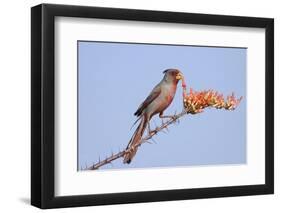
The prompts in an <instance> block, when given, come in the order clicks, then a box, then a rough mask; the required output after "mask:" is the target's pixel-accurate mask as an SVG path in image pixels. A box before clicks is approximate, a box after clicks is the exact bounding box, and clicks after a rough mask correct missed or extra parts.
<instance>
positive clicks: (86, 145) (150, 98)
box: [77, 41, 247, 171]
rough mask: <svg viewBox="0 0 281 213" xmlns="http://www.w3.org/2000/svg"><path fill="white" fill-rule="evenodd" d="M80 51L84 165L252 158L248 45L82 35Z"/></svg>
mask: <svg viewBox="0 0 281 213" xmlns="http://www.w3.org/2000/svg"><path fill="white" fill-rule="evenodd" d="M77 54H78V67H77V75H78V138H77V146H78V153H77V155H78V156H77V158H78V160H77V169H78V171H81V170H89V169H90V170H92V169H94V170H96V169H98V170H108V169H118V170H119V169H149V168H163V167H179V166H183V167H186V166H208V165H229V164H246V163H247V155H246V151H247V141H246V103H247V96H246V73H247V70H246V69H247V48H243V47H211V46H189V45H171V44H141V43H118V42H100V41H99V42H96V41H78V42H77ZM185 89H186V91H185ZM184 94H186V95H184ZM183 112H188V113H183ZM178 115H179V117H176V116H178Z"/></svg>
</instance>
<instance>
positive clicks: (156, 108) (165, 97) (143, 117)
mask: <svg viewBox="0 0 281 213" xmlns="http://www.w3.org/2000/svg"><path fill="white" fill-rule="evenodd" d="M163 73H164V74H165V75H164V77H163V79H162V80H161V81H160V83H158V84H157V85H156V86H155V87H154V88H153V90H152V91H151V93H150V94H149V96H148V97H147V98H146V99H145V101H144V102H143V103H142V104H141V105H140V106H139V108H138V109H137V111H136V112H135V113H134V115H136V116H138V117H139V118H138V120H140V124H139V126H138V127H137V128H136V130H135V132H134V134H133V136H132V138H131V140H130V141H129V144H128V146H127V149H129V148H130V147H132V148H131V150H130V152H128V153H126V154H125V155H124V161H123V162H124V163H130V162H131V161H132V158H133V157H134V156H135V154H136V152H137V147H136V145H137V144H139V143H140V142H141V138H142V135H143V133H144V130H145V129H146V127H147V126H148V131H149V132H150V126H149V121H150V119H151V118H152V117H153V116H154V115H156V114H158V113H159V117H160V118H170V117H172V116H167V115H166V116H164V115H163V112H164V110H165V109H167V107H168V106H169V105H170V104H171V102H172V101H173V99H174V96H175V93H176V90H177V84H178V82H179V80H180V79H182V77H183V75H182V73H181V72H180V71H179V70H177V69H167V70H165V71H164V72H163ZM138 120H137V121H138Z"/></svg>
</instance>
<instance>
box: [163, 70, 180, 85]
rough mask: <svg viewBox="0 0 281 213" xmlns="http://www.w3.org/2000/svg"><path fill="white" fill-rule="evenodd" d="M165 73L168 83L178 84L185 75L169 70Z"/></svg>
mask: <svg viewBox="0 0 281 213" xmlns="http://www.w3.org/2000/svg"><path fill="white" fill-rule="evenodd" d="M164 73H165V79H166V80H167V81H171V82H175V83H178V81H179V80H181V79H182V78H183V74H182V73H181V72H180V71H179V70H177V69H168V70H165V71H164Z"/></svg>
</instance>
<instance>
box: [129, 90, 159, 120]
mask: <svg viewBox="0 0 281 213" xmlns="http://www.w3.org/2000/svg"><path fill="white" fill-rule="evenodd" d="M160 93H161V87H160V86H159V85H157V86H156V87H154V88H153V90H152V91H151V93H150V94H149V96H148V97H147V98H146V99H145V100H144V102H143V103H142V104H141V105H140V106H139V108H138V109H137V111H136V112H135V113H134V115H136V116H140V115H141V114H142V111H143V110H144V109H145V108H146V107H147V106H148V105H149V104H150V103H151V102H152V101H153V100H155V99H156V98H157V97H158V96H159V95H160Z"/></svg>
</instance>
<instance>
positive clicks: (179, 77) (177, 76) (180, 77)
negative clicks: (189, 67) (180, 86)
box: [176, 72, 182, 80]
mask: <svg viewBox="0 0 281 213" xmlns="http://www.w3.org/2000/svg"><path fill="white" fill-rule="evenodd" d="M176 79H177V80H181V79H182V74H181V73H180V72H179V73H178V74H177V75H176Z"/></svg>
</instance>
